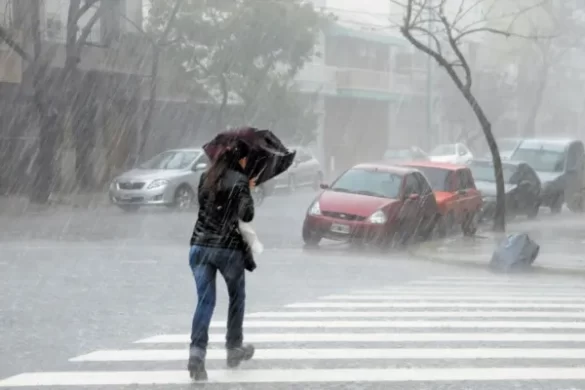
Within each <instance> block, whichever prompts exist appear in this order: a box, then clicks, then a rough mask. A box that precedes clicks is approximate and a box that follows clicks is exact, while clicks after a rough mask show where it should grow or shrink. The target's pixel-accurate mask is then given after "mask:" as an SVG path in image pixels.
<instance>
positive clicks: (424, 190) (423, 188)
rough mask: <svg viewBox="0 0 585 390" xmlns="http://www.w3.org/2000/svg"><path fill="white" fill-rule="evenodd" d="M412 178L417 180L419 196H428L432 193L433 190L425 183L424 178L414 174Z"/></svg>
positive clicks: (416, 173)
mask: <svg viewBox="0 0 585 390" xmlns="http://www.w3.org/2000/svg"><path fill="white" fill-rule="evenodd" d="M414 177H415V178H416V180H418V185H419V188H421V195H428V194H430V193H431V192H433V189H432V188H431V186H430V185H429V183H428V182H427V179H425V177H424V176H423V175H422V174H420V173H418V172H415V173H414Z"/></svg>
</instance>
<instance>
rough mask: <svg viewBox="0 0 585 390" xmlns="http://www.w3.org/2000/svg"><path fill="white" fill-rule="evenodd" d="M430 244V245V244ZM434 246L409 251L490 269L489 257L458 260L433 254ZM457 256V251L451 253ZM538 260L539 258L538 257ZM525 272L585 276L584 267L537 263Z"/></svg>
mask: <svg viewBox="0 0 585 390" xmlns="http://www.w3.org/2000/svg"><path fill="white" fill-rule="evenodd" d="M429 246H430V245H429ZM431 251H432V248H425V245H424V244H423V245H420V246H418V247H417V248H413V249H409V250H408V252H409V253H410V254H411V255H412V256H413V257H416V258H418V259H421V260H425V261H431V262H433V263H440V264H445V265H452V266H456V267H463V268H475V269H483V270H486V271H489V267H488V262H489V259H487V260H486V261H485V262H484V261H475V260H470V259H462V258H459V259H457V260H454V259H449V258H446V257H445V256H444V255H443V256H442V255H438V254H434V255H433V254H431V253H430V252H431ZM451 254H452V255H454V256H456V254H455V253H451ZM536 262H538V258H537V259H536ZM524 274H542V275H562V276H573V277H577V278H583V277H585V269H584V268H574V267H547V266H542V265H538V264H535V265H533V266H532V267H531V268H530V269H529V270H527V271H526V272H524Z"/></svg>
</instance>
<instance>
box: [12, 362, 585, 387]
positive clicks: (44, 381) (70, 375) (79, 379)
mask: <svg viewBox="0 0 585 390" xmlns="http://www.w3.org/2000/svg"><path fill="white" fill-rule="evenodd" d="M208 374H209V381H208V382H209V383H310V382H320V383H323V382H337V383H339V382H347V383H355V382H423V381H424V382H427V381H429V382H430V381H435V382H440V381H443V382H462V381H490V382H493V381H512V380H516V381H538V380H541V381H542V380H585V366H583V367H571V368H562V367H530V368H398V369H396V368H379V369H366V368H348V369H290V370H286V369H264V370H209V371H208ZM190 383H191V379H190V378H189V375H188V374H187V373H186V371H185V370H169V371H111V372H104V371H94V372H91V371H89V372H87V371H85V372H84V371H70V372H31V373H24V374H20V375H15V376H13V377H10V378H8V379H5V380H2V381H0V387H25V386H28V387H34V386H107V385H117V386H129V385H155V384H159V385H162V384H190Z"/></svg>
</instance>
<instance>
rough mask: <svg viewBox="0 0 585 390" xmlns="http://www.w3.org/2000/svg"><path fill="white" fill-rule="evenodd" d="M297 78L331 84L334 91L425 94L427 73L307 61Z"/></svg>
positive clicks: (303, 80) (326, 84) (302, 80)
mask: <svg viewBox="0 0 585 390" xmlns="http://www.w3.org/2000/svg"><path fill="white" fill-rule="evenodd" d="M297 80H298V81H301V82H310V83H316V84H321V85H323V86H330V87H331V88H332V89H334V90H355V91H358V90H359V91H369V92H378V93H380V92H381V93H408V94H412V93H415V94H416V93H424V92H425V88H426V75H425V74H419V73H417V72H414V73H412V75H403V74H399V73H396V72H392V71H390V72H379V71H373V70H367V69H351V68H337V67H331V66H325V65H320V64H308V65H307V66H305V68H304V69H303V70H302V71H301V72H300V73H299V74H298V76H297Z"/></svg>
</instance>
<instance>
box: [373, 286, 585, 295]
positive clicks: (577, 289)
mask: <svg viewBox="0 0 585 390" xmlns="http://www.w3.org/2000/svg"><path fill="white" fill-rule="evenodd" d="M547 288H548V289H550V290H551V292H585V288H584V287H583V286H580V287H577V286H576V287H564V286H559V285H557V286H556V287H541V286H538V285H519V286H515V285H511V286H505V285H482V284H479V285H477V286H474V285H454V284H448V285H432V284H430V285H422V284H421V285H412V284H405V285H401V286H391V287H381V288H378V289H376V290H373V289H365V291H376V292H378V293H382V294H383V293H385V292H387V293H389V292H399V291H409V292H410V291H428V292H432V291H480V292H494V293H497V292H513V291H517V292H526V293H542V292H543V291H544V290H545V289H547ZM362 291H363V290H362Z"/></svg>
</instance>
